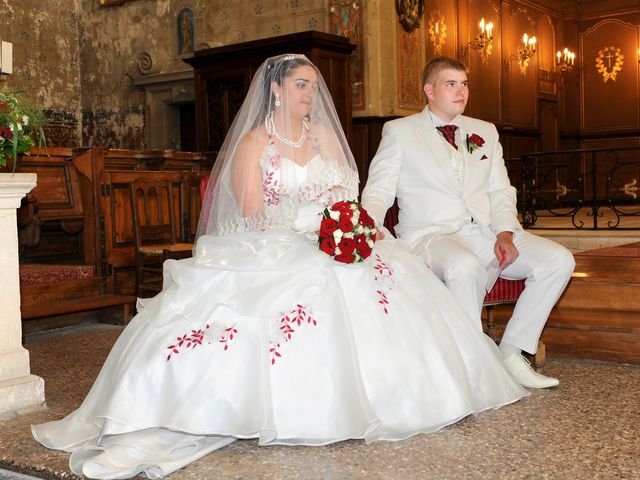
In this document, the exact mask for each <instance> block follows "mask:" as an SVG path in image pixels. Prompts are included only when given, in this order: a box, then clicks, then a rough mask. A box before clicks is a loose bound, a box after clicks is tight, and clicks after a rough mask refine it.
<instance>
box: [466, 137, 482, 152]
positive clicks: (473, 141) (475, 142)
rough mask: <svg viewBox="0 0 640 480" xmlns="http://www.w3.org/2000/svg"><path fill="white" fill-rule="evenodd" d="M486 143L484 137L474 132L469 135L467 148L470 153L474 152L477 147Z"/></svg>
mask: <svg viewBox="0 0 640 480" xmlns="http://www.w3.org/2000/svg"><path fill="white" fill-rule="evenodd" d="M483 145H484V138H482V137H481V136H480V135H477V134H475V133H472V134H471V135H467V150H468V152H469V153H473V152H474V151H475V149H476V148H480V147H482V146H483Z"/></svg>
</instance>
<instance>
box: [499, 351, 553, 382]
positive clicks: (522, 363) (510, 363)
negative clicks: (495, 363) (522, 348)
mask: <svg viewBox="0 0 640 480" xmlns="http://www.w3.org/2000/svg"><path fill="white" fill-rule="evenodd" d="M504 363H505V365H506V366H507V368H508V369H509V371H510V372H511V375H513V377H514V378H515V379H516V380H517V381H518V382H520V383H521V384H522V386H524V387H527V388H549V387H555V386H556V385H558V384H559V383H560V381H559V380H558V379H557V378H553V377H545V376H544V375H541V374H540V373H538V372H536V371H535V370H534V369H533V368H532V367H531V363H530V362H529V360H527V359H526V358H524V357H523V356H522V355H519V354H517V353H514V354H513V355H511V356H509V358H507V359H505V361H504Z"/></svg>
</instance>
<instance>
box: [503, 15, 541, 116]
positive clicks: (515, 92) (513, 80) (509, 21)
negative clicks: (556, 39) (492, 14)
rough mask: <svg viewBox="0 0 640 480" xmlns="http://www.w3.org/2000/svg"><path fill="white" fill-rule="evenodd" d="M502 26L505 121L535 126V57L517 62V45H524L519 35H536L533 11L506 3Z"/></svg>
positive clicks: (536, 69) (536, 78)
mask: <svg viewBox="0 0 640 480" xmlns="http://www.w3.org/2000/svg"><path fill="white" fill-rule="evenodd" d="M504 9H505V12H504V14H503V19H504V21H503V24H502V27H503V28H504V29H505V32H506V39H505V43H504V44H503V55H504V59H505V64H506V65H507V72H508V90H507V92H506V94H505V102H504V106H505V109H504V122H505V123H508V124H511V125H514V126H518V127H525V128H537V127H538V123H537V120H538V114H537V108H538V102H537V98H538V94H537V80H538V73H537V71H538V60H537V55H533V56H532V57H530V58H529V59H528V60H527V61H525V62H519V61H518V59H517V58H516V57H517V53H518V48H519V47H520V46H521V45H523V43H522V36H523V34H525V33H527V35H528V36H530V37H531V36H533V35H535V34H536V30H535V27H534V23H535V21H534V18H533V15H534V14H535V12H534V11H533V10H532V9H530V8H527V7H523V6H519V5H515V4H514V5H505V6H504Z"/></svg>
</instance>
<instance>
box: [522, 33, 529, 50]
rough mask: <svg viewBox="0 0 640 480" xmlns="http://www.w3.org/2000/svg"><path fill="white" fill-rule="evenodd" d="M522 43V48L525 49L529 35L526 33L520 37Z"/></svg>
mask: <svg viewBox="0 0 640 480" xmlns="http://www.w3.org/2000/svg"><path fill="white" fill-rule="evenodd" d="M522 41H523V42H524V48H525V49H526V48H527V46H528V45H529V35H527V34H526V33H525V34H524V35H523V36H522Z"/></svg>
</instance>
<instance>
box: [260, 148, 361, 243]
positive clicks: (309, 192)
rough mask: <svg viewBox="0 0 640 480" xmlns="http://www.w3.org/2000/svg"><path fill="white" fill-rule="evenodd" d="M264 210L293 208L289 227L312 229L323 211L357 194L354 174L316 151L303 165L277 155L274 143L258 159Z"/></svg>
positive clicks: (317, 223) (312, 230) (298, 229)
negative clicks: (259, 159)
mask: <svg viewBox="0 0 640 480" xmlns="http://www.w3.org/2000/svg"><path fill="white" fill-rule="evenodd" d="M260 167H261V170H262V192H263V200H264V204H265V209H269V208H272V209H277V208H282V207H284V208H285V209H286V210H289V211H291V210H293V211H292V215H290V218H291V224H290V226H291V227H292V228H293V229H294V230H297V231H304V232H314V231H317V230H318V228H319V225H320V215H321V214H322V211H323V210H324V209H325V208H326V207H327V206H330V205H332V204H333V203H334V202H336V201H339V200H351V199H355V198H356V197H357V185H358V179H357V174H356V173H355V172H354V171H353V170H351V169H350V168H348V167H346V166H341V165H338V164H337V163H336V162H332V161H329V160H327V159H325V158H324V157H323V156H322V154H321V153H320V152H319V151H316V153H315V155H314V156H313V157H312V158H311V160H309V161H308V162H307V163H306V164H305V165H300V164H298V163H296V162H294V161H293V160H291V159H289V158H287V157H283V156H281V155H280V151H279V150H278V148H277V147H276V146H275V145H274V144H269V145H267V147H266V148H265V149H264V151H263V154H262V158H261V161H260Z"/></svg>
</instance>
